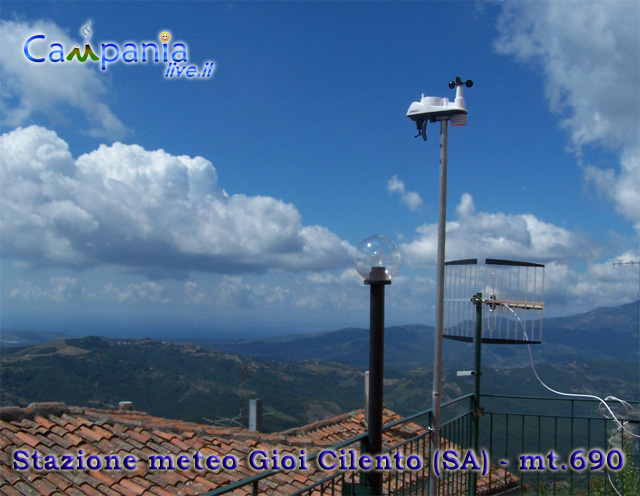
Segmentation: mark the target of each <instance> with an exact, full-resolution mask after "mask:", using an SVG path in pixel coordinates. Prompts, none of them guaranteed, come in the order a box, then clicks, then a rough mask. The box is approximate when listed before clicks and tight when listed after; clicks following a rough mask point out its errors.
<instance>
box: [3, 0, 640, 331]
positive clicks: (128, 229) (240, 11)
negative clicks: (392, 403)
mask: <svg viewBox="0 0 640 496" xmlns="http://www.w3.org/2000/svg"><path fill="white" fill-rule="evenodd" d="M638 13H639V12H638V3H637V2H554V3H546V2H517V3H512V2H507V3H502V2H479V3H476V2H180V3H178V2H83V3H74V2H11V1H6V2H3V9H2V13H1V15H2V21H1V22H2V24H1V25H0V40H1V46H0V64H1V65H2V72H1V73H0V74H1V76H0V77H2V92H1V96H2V121H1V127H0V132H1V133H2V138H1V141H0V170H1V172H2V178H1V179H2V211H1V222H2V223H1V224H0V228H1V234H2V239H1V248H2V251H1V255H2V260H1V268H2V286H1V293H0V297H1V304H2V323H1V325H2V327H3V328H14V329H16V328H17V329H40V330H62V331H69V332H78V333H109V334H125V335H152V336H153V335H174V336H179V335H183V334H185V333H189V332H199V333H202V334H207V335H214V334H216V333H218V334H220V333H224V334H225V335H235V336H246V335H249V334H259V333H279V332H308V331H320V330H330V329H335V328H340V327H345V326H366V325H367V319H368V311H367V305H368V294H367V288H366V287H365V286H364V285H363V284H362V280H361V278H360V277H359V276H358V274H357V273H356V272H355V269H354V268H353V263H352V256H353V250H354V249H355V247H356V246H357V245H358V244H359V243H360V241H361V240H362V239H364V238H365V237H367V236H369V235H372V234H378V233H379V234H385V235H388V236H390V237H392V238H394V239H395V240H396V241H397V242H398V243H399V244H400V247H401V251H402V253H403V257H404V258H403V260H404V262H403V267H402V269H401V271H400V273H399V274H398V276H397V278H396V280H395V281H394V283H393V284H392V286H391V287H390V288H389V291H388V311H387V321H388V323H389V324H410V323H429V324H432V323H433V320H434V313H433V307H434V303H435V291H434V287H435V270H434V269H435V225H436V222H437V205H438V198H437V194H438V184H437V182H438V128H437V126H435V125H431V126H429V128H428V129H427V133H428V136H429V140H428V141H427V142H426V143H424V142H423V141H422V140H421V139H414V138H413V136H414V134H415V126H414V124H413V123H412V122H411V121H410V120H409V119H408V118H407V117H406V111H407V108H408V107H409V105H410V104H411V102H412V101H414V100H419V99H420V97H421V94H422V93H424V94H426V95H432V96H442V97H449V98H453V97H454V92H453V91H451V90H449V88H448V86H447V83H448V82H449V80H451V79H453V78H454V77H455V76H456V75H460V76H461V77H462V78H463V79H467V78H471V79H473V80H474V82H475V85H474V86H473V88H470V89H466V90H465V99H466V103H467V108H468V110H469V117H468V125H467V126H466V127H462V128H451V129H450V132H449V181H448V221H449V225H448V234H447V236H448V243H447V258H448V259H455V258H479V259H482V258H484V257H493V258H507V259H517V260H527V261H535V262H540V263H544V264H546V265H547V269H546V286H545V289H546V298H545V299H546V301H547V305H548V307H547V312H546V315H566V314H570V313H574V312H579V311H585V310H589V309H591V308H593V307H595V306H599V305H616V304H620V303H624V302H629V301H633V300H635V298H636V295H637V290H638V289H637V282H638V273H637V271H636V270H635V268H633V267H617V266H613V265H612V262H621V261H622V262H624V261H630V260H638V259H639V257H640V249H639V246H638V231H639V229H640V185H639V183H640V164H639V162H640V151H639V150H640V145H639V137H638V135H639V116H638V114H639V107H640V104H639V94H640V92H639V80H640V77H639V74H638V72H639V69H638V67H640V65H639V61H638V57H639V46H638V45H639V40H638V36H637V19H638ZM89 20H90V21H91V25H90V29H91V37H90V43H91V46H92V47H93V48H94V50H96V51H98V50H99V49H100V45H101V44H102V43H108V42H113V43H116V44H118V45H119V46H123V45H124V44H125V43H127V42H132V43H134V44H138V45H140V44H141V43H142V42H147V41H158V42H159V39H158V37H159V34H160V33H161V32H164V31H167V32H169V33H170V34H171V40H170V41H169V46H171V45H172V43H175V42H182V43H185V44H186V45H187V46H188V55H189V57H188V58H189V60H188V64H184V65H190V64H193V65H195V66H197V67H202V65H203V64H204V63H205V62H207V61H214V62H215V64H216V65H215V71H214V72H213V74H212V76H211V77H209V78H206V79H200V80H194V79H186V78H178V79H175V78H174V79H167V78H165V77H164V73H165V72H166V64H165V63H163V62H161V63H158V64H155V63H130V64H126V63H123V62H117V63H113V64H111V65H109V66H108V68H107V70H106V71H101V70H100V65H99V63H90V62H86V63H80V62H78V61H73V62H67V61H65V62H64V63H57V64H54V63H52V62H49V61H46V62H44V63H33V62H30V61H28V60H27V59H26V57H25V56H24V53H23V46H24V42H25V41H26V39H28V38H29V37H30V36H33V35H34V34H44V35H45V36H46V39H45V41H38V42H37V43H34V44H33V47H35V50H34V51H38V50H41V51H44V52H45V53H44V54H43V55H44V56H45V57H46V55H47V53H48V46H49V44H50V43H54V42H60V43H61V44H62V45H63V46H64V53H65V55H66V54H67V53H68V52H69V51H70V50H71V49H72V48H73V46H74V45H75V44H82V43H83V41H84V37H83V35H82V34H81V33H80V30H81V29H82V27H83V26H85V25H86V24H87V21H89Z"/></svg>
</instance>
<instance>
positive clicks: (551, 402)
mask: <svg viewBox="0 0 640 496" xmlns="http://www.w3.org/2000/svg"><path fill="white" fill-rule="evenodd" d="M472 400H473V395H466V396H461V397H459V398H456V399H455V400H452V401H449V402H446V403H443V405H442V419H443V421H442V422H441V444H440V453H439V459H440V461H441V463H440V467H441V468H442V460H443V454H444V453H445V452H446V451H447V450H449V453H450V454H451V455H452V456H453V455H454V454H456V457H457V461H458V464H462V462H463V461H468V462H469V463H468V464H467V466H466V467H465V468H472V467H473V460H477V461H478V463H480V464H483V463H485V462H486V461H489V462H490V463H489V467H490V470H488V471H487V473H486V475H484V476H482V475H478V479H477V486H475V484H471V480H470V477H475V476H476V474H477V472H475V471H470V470H464V469H462V468H460V469H457V470H455V469H453V468H454V467H453V466H454V465H455V464H456V462H455V461H451V460H453V458H452V459H451V460H450V462H449V463H448V465H449V467H448V468H449V470H440V474H441V475H440V478H439V487H440V494H441V495H443V496H451V495H461V496H462V495H468V494H469V493H470V492H471V491H473V489H470V488H473V487H476V489H475V492H476V494H478V495H485V494H527V495H529V494H540V495H569V494H571V495H589V496H591V495H593V496H601V495H610V496H614V495H616V494H617V493H616V492H615V490H614V488H613V487H612V486H611V485H610V483H609V482H608V478H609V477H610V478H611V480H612V482H613V484H614V487H615V488H616V489H617V491H618V492H619V493H620V494H621V495H625V496H628V495H634V496H637V495H638V494H640V490H639V488H640V482H639V481H638V469H637V467H638V466H639V451H638V443H637V439H636V440H633V439H632V438H630V437H629V436H626V435H623V434H622V433H621V431H619V430H618V429H617V426H616V424H615V423H614V422H613V421H612V420H611V419H606V418H604V417H603V416H602V415H601V414H600V413H599V412H598V408H597V407H598V404H597V402H595V401H593V400H586V399H557V398H542V397H519V396H518V397H517V396H506V395H482V396H481V402H480V403H481V406H482V407H483V409H484V415H482V416H481V417H479V418H478V419H477V421H478V426H479V449H478V450H477V452H471V453H470V452H469V451H467V450H469V449H470V447H471V446H472V440H473V432H474V431H473V429H474V423H475V422H474V420H475V418H476V417H474V414H473V401H472ZM635 406H636V408H637V407H638V404H637V403H636V405H635ZM617 413H620V412H617ZM431 416H432V411H431V410H425V411H422V412H419V413H417V414H415V415H411V416H409V417H406V418H404V419H401V420H399V421H396V422H394V423H392V424H388V425H386V426H385V427H384V429H383V432H387V431H389V430H391V429H393V428H395V427H398V426H401V425H403V424H406V423H408V422H413V423H416V424H418V425H421V426H423V427H428V426H429V425H431V420H432V418H431ZM623 416H624V415H623ZM627 420H629V423H627V424H626V425H625V427H626V428H627V429H628V430H630V431H632V432H634V433H636V434H637V433H638V430H639V429H638V424H637V419H636V423H633V421H632V419H627ZM365 439H366V434H361V435H359V436H356V437H354V438H351V439H348V440H346V441H343V442H341V443H339V444H337V445H335V446H332V447H331V448H330V449H332V450H334V451H336V452H337V451H339V450H341V449H349V448H353V449H358V450H359V449H360V446H361V444H362V443H363V442H364V441H365ZM582 450H584V451H582ZM396 452H399V453H401V454H402V455H403V456H404V457H405V458H406V457H408V456H409V455H417V456H418V457H420V458H421V460H423V464H422V466H421V468H420V469H419V470H415V471H413V470H403V471H388V472H384V476H383V493H384V494H389V495H428V493H429V485H428V477H429V476H430V471H431V462H432V460H433V458H434V453H432V452H431V447H430V437H429V431H428V430H427V431H426V432H424V433H422V434H419V435H417V436H415V437H413V438H410V439H407V440H405V441H403V442H402V443H399V444H396V445H394V446H390V447H388V448H387V449H386V450H385V453H387V454H389V455H393V454H394V453H396ZM600 452H603V453H604V457H605V458H604V460H605V462H604V466H605V467H606V465H607V464H608V463H609V462H610V463H611V465H612V466H614V467H617V465H618V460H617V459H616V456H617V455H616V452H620V453H622V454H623V456H624V457H625V458H626V460H625V462H626V464H625V467H624V468H622V469H620V470H608V471H605V470H603V469H602V468H601V469H598V470H593V469H592V468H593V467H595V466H597V465H598V464H599V463H600V461H601V460H600V458H599V456H600V455H599V453H600ZM550 453H551V455H549V454H550ZM607 453H613V454H611V455H610V458H611V459H610V460H608V459H607ZM474 455H475V456H474ZM572 455H573V458H572ZM317 456H318V453H314V454H312V455H310V456H308V457H307V460H308V464H309V466H311V465H312V464H313V463H315V459H316V457H317ZM469 456H471V461H470V460H469V458H468V457H469ZM523 456H524V457H526V458H524V459H523V458H522V457H523ZM549 456H551V459H550V458H549ZM554 457H555V458H554ZM590 457H591V459H590ZM550 461H551V462H553V463H554V465H553V466H554V467H556V468H557V470H552V469H551V467H550V466H549V465H550ZM594 462H595V463H594ZM522 464H524V465H525V466H529V468H528V469H523V468H521V466H522ZM572 464H573V465H576V467H577V468H580V470H571V469H570V467H571V465H572ZM583 464H584V467H582V465H583ZM539 465H542V466H539ZM562 465H564V466H565V469H562ZM534 467H537V468H539V470H536V469H534ZM278 475H279V472H276V471H268V472H265V473H261V474H258V475H256V476H254V477H250V478H247V479H243V480H241V481H238V482H235V483H232V484H228V485H226V486H224V487H221V488H219V489H217V490H215V491H211V492H208V493H206V494H205V495H203V496H218V495H222V494H230V493H233V494H279V492H278V489H277V487H278V485H277V484H276V483H274V480H273V479H275V478H277V477H278ZM365 477H366V475H364V474H363V473H361V472H357V471H343V472H338V473H333V474H330V475H327V476H326V477H324V478H322V479H319V480H316V481H315V482H310V483H309V484H308V485H307V486H306V487H304V488H303V489H300V490H297V491H296V492H291V493H290V494H294V495H300V496H312V495H313V496H320V495H322V496H324V495H332V496H338V495H343V494H345V495H353V494H356V495H359V494H366V492H362V490H363V488H362V487H361V486H358V483H360V482H364V480H365Z"/></svg>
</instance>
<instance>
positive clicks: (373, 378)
mask: <svg viewBox="0 0 640 496" xmlns="http://www.w3.org/2000/svg"><path fill="white" fill-rule="evenodd" d="M376 272H377V273H376ZM384 273H385V268H384V267H372V270H371V277H370V279H368V280H366V281H365V284H369V285H370V286H371V299H370V305H369V306H370V310H369V311H370V314H369V316H370V319H369V421H368V434H367V452H368V453H369V454H370V455H372V456H375V455H378V454H380V453H382V408H383V390H382V387H383V379H384V287H385V285H386V284H390V283H391V281H389V280H387V279H383V278H382V277H384ZM368 479H369V486H370V488H371V494H373V495H376V496H378V495H381V494H382V472H379V471H376V470H371V471H370V472H369V473H368Z"/></svg>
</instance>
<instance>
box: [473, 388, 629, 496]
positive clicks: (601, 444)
mask: <svg viewBox="0 0 640 496" xmlns="http://www.w3.org/2000/svg"><path fill="white" fill-rule="evenodd" d="M631 403H632V405H633V406H634V407H635V408H636V409H637V408H638V406H640V403H638V402H631ZM482 404H483V407H484V410H485V414H484V416H483V417H482V418H481V420H480V446H482V447H485V449H487V450H488V452H489V453H490V456H491V459H492V460H493V461H494V462H495V463H500V462H502V461H504V462H505V463H504V464H502V466H504V467H506V468H507V470H508V471H509V472H511V473H512V474H513V475H515V476H517V477H518V478H519V479H520V489H519V491H518V493H519V494H544V495H565V494H576V495H585V496H590V495H594V496H601V495H610V496H615V495H617V493H616V490H617V491H618V493H619V494H621V495H629V496H631V495H633V496H637V495H638V494H640V481H639V480H638V477H640V472H638V466H640V464H639V458H640V451H639V448H638V439H637V438H635V439H634V438H633V437H632V436H630V435H629V434H628V433H627V432H625V431H623V430H622V429H619V426H618V424H617V423H616V422H614V421H613V420H612V419H610V418H606V417H605V416H604V415H603V414H602V412H600V411H599V407H601V404H600V402H598V401H597V400H592V399H582V398H580V399H578V398H575V399H574V398H571V399H569V398H557V397H555V398H549V397H522V396H508V395H482ZM612 408H613V410H614V412H615V413H616V415H618V416H619V417H620V419H621V420H622V422H623V423H624V425H625V429H626V430H627V431H629V432H632V433H634V434H635V435H638V433H639V428H638V418H637V416H636V417H635V418H633V416H630V415H628V414H627V412H626V411H624V409H622V410H621V409H620V408H617V407H615V406H613V407H612ZM605 413H606V412H605ZM618 453H621V454H622V455H623V457H624V458H625V467H624V468H618V465H619V460H618ZM527 455H530V456H527ZM523 457H525V458H523ZM609 479H611V481H612V482H613V486H612V485H611V483H610V482H609Z"/></svg>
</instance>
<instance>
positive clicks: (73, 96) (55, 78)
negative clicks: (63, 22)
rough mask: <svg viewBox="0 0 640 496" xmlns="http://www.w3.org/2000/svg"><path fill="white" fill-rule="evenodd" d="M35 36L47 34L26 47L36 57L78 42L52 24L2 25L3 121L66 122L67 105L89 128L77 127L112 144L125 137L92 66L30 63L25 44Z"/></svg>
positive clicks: (44, 22)
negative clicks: (56, 45)
mask: <svg viewBox="0 0 640 496" xmlns="http://www.w3.org/2000/svg"><path fill="white" fill-rule="evenodd" d="M35 34H43V35H45V39H44V40H35V41H34V42H32V43H31V44H30V53H31V55H32V56H34V57H36V58H42V57H45V58H47V57H48V54H49V51H50V50H51V49H50V47H49V46H50V45H51V43H61V44H62V45H63V46H64V47H65V49H67V50H70V47H73V46H75V45H77V44H79V43H80V42H81V41H82V37H81V36H80V35H79V34H78V36H76V37H75V38H74V37H71V36H70V35H69V34H68V33H67V32H66V31H64V30H63V29H61V28H60V27H58V26H57V25H56V24H54V23H53V22H51V21H34V22H26V21H0V39H1V40H2V43H0V69H1V70H2V89H1V91H0V96H1V102H2V105H1V106H0V108H1V109H2V110H1V113H0V115H1V117H2V121H3V123H4V124H5V125H7V126H11V127H15V126H20V125H25V124H28V123H29V122H30V120H31V118H32V117H33V116H34V115H36V114H40V113H43V114H45V115H47V117H48V118H49V119H51V120H52V122H56V123H58V124H60V123H62V124H68V122H67V119H66V118H65V117H64V114H65V110H64V109H65V107H67V106H69V107H71V108H75V109H77V110H79V111H80V112H81V113H82V114H83V115H84V118H85V119H86V122H87V125H86V126H80V127H81V128H86V130H87V133H88V134H90V135H92V136H95V137H100V138H106V139H110V140H114V139H122V138H123V137H124V136H125V135H126V134H128V130H127V128H126V127H125V125H124V124H123V123H122V122H121V121H120V120H119V119H118V118H117V117H116V116H115V114H114V113H113V112H112V111H111V109H109V107H108V106H107V104H106V103H105V102H106V99H107V92H108V91H107V90H108V88H107V86H106V84H105V83H104V78H101V77H100V74H99V73H98V72H97V71H96V69H95V64H82V63H80V62H77V61H72V62H67V61H65V62H61V63H50V62H48V60H47V61H46V62H42V63H36V62H31V61H29V60H28V59H27V58H26V56H25V54H24V44H25V42H26V41H27V40H28V39H29V38H30V37H31V36H33V35H35ZM65 55H66V54H65Z"/></svg>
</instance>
